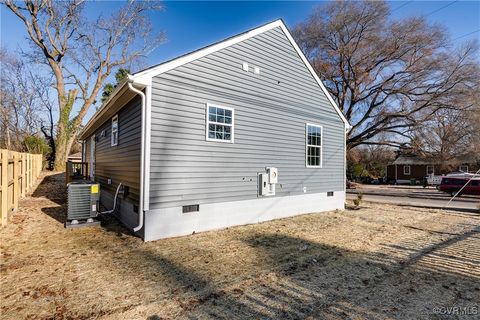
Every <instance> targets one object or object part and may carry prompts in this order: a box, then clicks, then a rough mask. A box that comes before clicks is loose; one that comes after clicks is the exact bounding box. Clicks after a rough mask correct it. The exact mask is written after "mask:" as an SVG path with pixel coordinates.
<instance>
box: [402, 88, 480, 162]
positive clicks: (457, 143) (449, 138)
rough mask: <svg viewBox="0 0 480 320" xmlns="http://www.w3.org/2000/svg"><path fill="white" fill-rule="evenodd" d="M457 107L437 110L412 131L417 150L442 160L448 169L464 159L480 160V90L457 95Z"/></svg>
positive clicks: (455, 100)
mask: <svg viewBox="0 0 480 320" xmlns="http://www.w3.org/2000/svg"><path fill="white" fill-rule="evenodd" d="M453 98H454V100H453V101H452V102H450V103H451V104H455V105H457V106H458V108H456V109H453V108H451V109H442V110H439V111H437V112H436V113H435V114H434V115H433V116H432V117H431V118H430V119H429V120H428V121H426V122H425V123H424V124H423V126H421V127H418V128H417V129H416V130H414V131H413V132H412V138H411V141H412V142H413V143H412V148H413V150H414V151H415V153H416V154H420V155H422V156H423V157H425V158H427V159H428V158H430V159H432V160H435V161H438V162H439V163H441V164H442V165H444V166H445V167H444V168H443V169H445V170H446V169H448V168H449V167H450V166H457V165H458V164H459V161H461V159H474V158H475V157H477V160H480V92H478V91H477V92H473V91H472V92H470V94H465V95H463V96H461V97H458V96H454V97H453Z"/></svg>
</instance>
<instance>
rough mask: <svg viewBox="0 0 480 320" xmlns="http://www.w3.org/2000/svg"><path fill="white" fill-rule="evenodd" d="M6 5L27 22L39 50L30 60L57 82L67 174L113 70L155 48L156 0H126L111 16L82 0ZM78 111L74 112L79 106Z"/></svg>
mask: <svg viewBox="0 0 480 320" xmlns="http://www.w3.org/2000/svg"><path fill="white" fill-rule="evenodd" d="M4 2H5V5H6V6H7V7H8V8H9V9H10V10H11V11H12V12H13V13H14V14H15V15H16V16H17V17H18V18H19V19H20V20H21V21H22V22H23V23H24V25H25V27H26V30H27V33H28V37H29V39H30V40H31V43H32V44H33V46H32V47H33V48H34V49H35V51H34V52H33V54H31V55H30V57H31V59H32V60H35V61H37V62H42V63H45V64H46V65H47V66H48V67H49V68H50V70H51V72H52V74H53V76H54V79H55V89H56V92H57V103H58V120H57V125H56V139H55V144H56V150H55V151H56V155H55V169H56V170H64V168H65V161H66V158H67V156H68V154H69V153H70V149H71V147H72V145H73V143H74V142H75V140H76V137H77V135H78V133H79V130H80V128H81V124H82V121H83V118H84V117H85V115H86V114H87V112H88V110H89V108H90V107H91V106H92V105H93V104H94V103H95V102H96V99H97V96H98V94H99V92H100V90H101V89H102V86H103V84H104V82H105V81H106V79H107V78H108V76H109V75H110V74H111V72H112V70H114V69H115V68H118V67H121V66H125V65H127V66H128V65H130V64H132V63H134V62H136V61H138V59H139V58H141V57H142V56H143V55H144V54H145V53H147V52H149V51H150V50H152V49H153V48H154V47H156V46H157V45H158V44H159V43H160V41H161V40H162V38H163V35H162V34H159V35H155V36H151V34H152V32H151V29H152V28H151V24H150V20H149V18H148V16H147V11H148V10H157V9H160V6H159V4H158V3H156V2H152V1H128V2H127V3H126V4H125V5H124V6H123V7H121V8H120V9H119V10H118V11H116V12H114V13H113V14H111V15H110V16H108V17H104V16H99V17H98V18H97V19H96V20H95V21H93V22H92V20H91V18H92V17H88V19H87V17H85V16H84V14H83V10H84V6H85V3H84V1H83V0H69V1H53V0H34V1H31V0H25V3H24V5H19V4H18V2H16V1H13V0H6V1H4ZM76 101H78V111H76V112H73V109H74V108H75V107H76V106H77V103H76Z"/></svg>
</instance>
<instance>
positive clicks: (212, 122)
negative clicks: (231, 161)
mask: <svg viewBox="0 0 480 320" xmlns="http://www.w3.org/2000/svg"><path fill="white" fill-rule="evenodd" d="M233 120H234V110H233V109H232V108H227V107H221V106H216V105H212V104H207V130H206V131H207V132H206V138H207V140H208V141H219V142H231V143H233Z"/></svg>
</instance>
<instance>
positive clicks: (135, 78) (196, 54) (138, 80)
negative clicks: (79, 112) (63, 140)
mask: <svg viewBox="0 0 480 320" xmlns="http://www.w3.org/2000/svg"><path fill="white" fill-rule="evenodd" d="M277 27H278V28H281V29H282V31H283V32H284V33H285V35H286V36H287V38H288V40H289V41H290V43H291V45H292V46H293V48H294V49H295V51H296V52H297V54H298V56H299V57H300V59H302V61H303V63H304V64H305V66H306V67H307V69H308V71H309V72H310V73H311V75H312V76H313V78H314V79H315V81H316V82H317V84H318V85H319V87H320V89H321V90H322V91H323V93H324V94H325V96H326V97H327V99H328V100H329V101H330V103H331V104H332V106H333V108H334V109H335V111H336V112H337V113H338V116H339V117H340V118H341V119H342V121H343V122H344V123H345V128H346V129H349V128H350V124H349V123H348V120H347V119H346V118H345V116H344V115H343V113H342V111H340V109H339V108H338V106H337V104H336V102H335V101H334V100H333V98H332V96H331V95H330V93H329V92H328V90H327V88H326V87H325V86H324V84H323V82H322V81H321V80H320V78H319V77H318V75H317V73H316V72H315V70H314V69H313V67H312V65H311V64H310V62H308V60H307V58H306V57H305V55H304V54H303V52H302V50H301V49H300V47H299V46H298V45H297V43H296V42H295V40H294V39H293V37H292V35H291V33H290V31H289V30H288V28H287V26H286V25H285V23H284V22H283V21H282V20H281V19H278V20H275V21H273V22H270V23H267V24H264V25H262V26H259V27H256V28H254V29H251V30H249V31H246V32H243V33H240V34H238V35H235V36H232V37H230V38H227V39H225V40H222V41H219V42H216V43H214V44H211V45H209V46H206V47H203V48H201V49H198V50H195V51H192V52H190V53H187V54H184V55H181V56H179V57H177V58H175V59H172V60H168V61H165V62H163V63H161V64H158V65H154V66H152V67H150V68H147V69H144V70H141V71H139V72H136V73H134V74H133V75H129V76H128V80H127V81H130V82H134V83H135V84H137V85H140V86H149V85H151V84H152V78H153V77H155V76H157V75H159V74H162V73H164V72H167V71H170V70H172V69H175V68H177V67H180V66H182V65H184V64H186V63H189V62H192V61H194V60H197V59H200V58H202V57H205V56H206V55H208V54H211V53H214V52H216V51H219V50H222V49H224V48H227V47H229V46H232V45H234V44H236V43H239V42H242V41H245V40H247V39H250V38H252V37H254V36H256V35H259V34H261V33H264V32H267V31H269V30H272V29H274V28H277ZM127 81H124V82H122V83H121V84H119V85H118V86H117V88H116V90H115V91H114V92H113V93H112V94H111V95H110V97H109V98H108V100H107V101H106V102H105V103H104V104H103V105H102V106H101V107H100V108H99V109H98V110H97V112H96V113H95V114H94V115H93V117H92V118H91V119H90V121H88V123H87V124H86V126H85V128H84V130H83V131H82V133H81V135H80V139H84V138H86V136H88V134H87V133H91V131H92V129H94V127H95V126H96V122H97V119H99V118H100V117H103V115H105V114H109V113H111V112H108V111H109V110H108V109H109V108H110V107H111V106H112V105H113V104H114V103H115V101H117V100H119V99H118V96H119V95H123V94H124V93H125V91H126V90H128V89H127V86H126V83H127ZM123 100H125V99H122V101H123Z"/></svg>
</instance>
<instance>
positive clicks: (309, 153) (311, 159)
mask: <svg viewBox="0 0 480 320" xmlns="http://www.w3.org/2000/svg"><path fill="white" fill-rule="evenodd" d="M322 136H323V130H322V126H317V125H313V124H307V128H306V155H305V156H306V159H305V160H306V166H307V167H308V168H310V167H311V168H321V167H322Z"/></svg>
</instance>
